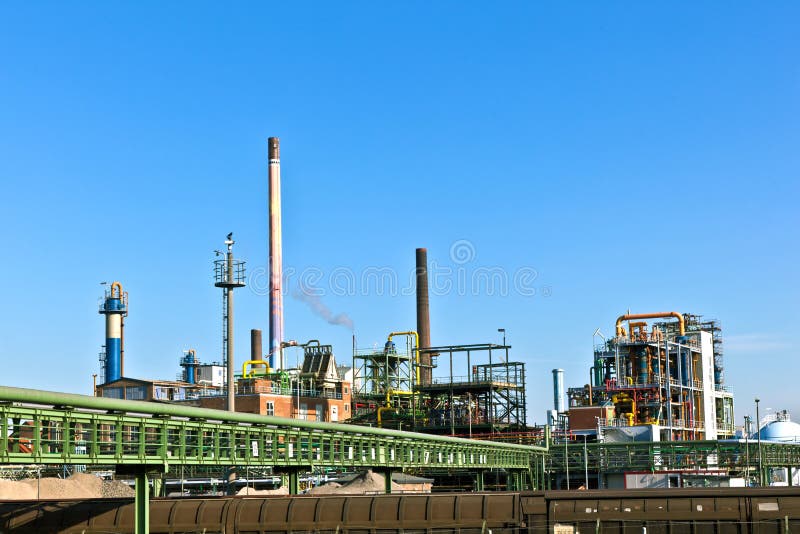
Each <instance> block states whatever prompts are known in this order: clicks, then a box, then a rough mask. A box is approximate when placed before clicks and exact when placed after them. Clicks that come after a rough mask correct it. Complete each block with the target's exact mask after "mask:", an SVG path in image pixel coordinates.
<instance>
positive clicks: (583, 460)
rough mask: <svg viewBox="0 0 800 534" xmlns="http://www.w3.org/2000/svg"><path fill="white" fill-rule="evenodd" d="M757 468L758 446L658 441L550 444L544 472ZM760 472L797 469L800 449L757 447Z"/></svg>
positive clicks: (786, 445) (742, 470)
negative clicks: (771, 469)
mask: <svg viewBox="0 0 800 534" xmlns="http://www.w3.org/2000/svg"><path fill="white" fill-rule="evenodd" d="M758 467H759V447H758V443H757V442H756V441H752V440H751V441H749V442H744V441H738V440H721V441H662V442H631V443H589V444H586V445H584V444H583V443H580V442H578V443H570V444H568V445H566V446H565V445H564V444H563V443H554V444H552V445H551V446H550V451H549V454H548V455H547V461H546V468H545V470H546V471H547V473H548V474H549V475H550V476H551V477H552V475H554V474H556V473H559V474H564V473H566V472H567V471H569V472H570V473H571V474H572V475H574V476H576V477H577V476H578V475H582V474H583V473H584V471H588V472H589V473H591V474H593V475H594V474H596V473H623V472H635V471H648V472H656V471H671V470H681V471H685V470H689V471H714V470H719V471H725V472H727V473H731V474H738V475H742V474H744V473H750V472H753V471H755V472H756V473H757V469H758ZM761 467H762V468H763V469H768V468H771V467H782V468H786V467H795V468H797V467H800V444H794V443H774V442H773V443H767V442H763V441H762V443H761Z"/></svg>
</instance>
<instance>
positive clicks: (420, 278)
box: [416, 248, 433, 385]
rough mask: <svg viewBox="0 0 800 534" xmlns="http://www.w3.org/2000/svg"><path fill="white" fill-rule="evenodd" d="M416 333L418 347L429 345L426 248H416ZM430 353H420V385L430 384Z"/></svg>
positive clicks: (422, 347) (429, 322) (429, 325)
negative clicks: (417, 335)
mask: <svg viewBox="0 0 800 534" xmlns="http://www.w3.org/2000/svg"><path fill="white" fill-rule="evenodd" d="M416 272H417V334H419V347H418V348H420V349H427V348H430V346H431V317H430V304H429V300H428V250H427V249H424V248H418V249H417V269H416ZM431 356H432V355H431V353H429V352H423V353H421V354H420V357H419V363H420V367H421V368H420V372H419V381H420V382H421V384H422V385H425V384H430V383H431V379H432V374H433V369H431V361H432V359H431Z"/></svg>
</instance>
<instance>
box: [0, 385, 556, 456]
mask: <svg viewBox="0 0 800 534" xmlns="http://www.w3.org/2000/svg"><path fill="white" fill-rule="evenodd" d="M0 402H3V404H2V405H0V426H2V428H0V463H3V464H86V465H92V464H117V465H125V464H128V465H163V466H168V465H220V466H223V465H236V466H273V467H312V466H323V467H335V468H339V467H341V468H354V467H356V468H357V467H372V468H389V469H395V470H399V469H405V468H436V469H441V468H452V469H475V470H479V469H491V468H506V469H524V470H529V469H530V468H531V466H532V465H537V464H538V463H539V462H537V459H541V457H542V456H543V455H544V454H545V452H546V450H545V449H543V448H537V447H531V446H525V445H517V444H508V443H494V442H486V441H476V440H468V439H462V438H453V437H446V436H433V435H428V434H418V433H412V432H402V431H396V430H388V429H379V428H369V427H360V426H355V425H345V424H336V423H319V422H314V421H301V420H296V419H285V418H279V417H269V416H260V415H253V414H243V413H229V412H225V411H220V410H209V409H203V408H193V407H187V406H181V405H175V404H161V403H151V402H140V401H127V400H119V399H106V398H97V397H87V396H83V395H72V394H64V393H52V392H45V391H36V390H28V389H20V388H10V387H0Z"/></svg>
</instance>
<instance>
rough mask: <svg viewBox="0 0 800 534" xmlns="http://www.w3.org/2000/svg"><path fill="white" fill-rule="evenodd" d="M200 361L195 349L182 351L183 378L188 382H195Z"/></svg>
mask: <svg viewBox="0 0 800 534" xmlns="http://www.w3.org/2000/svg"><path fill="white" fill-rule="evenodd" d="M198 365H200V362H198V361H197V351H195V350H194V349H189V350H186V351H183V358H181V367H183V368H184V371H185V372H184V379H185V380H186V382H187V383H189V384H196V383H197V366H198Z"/></svg>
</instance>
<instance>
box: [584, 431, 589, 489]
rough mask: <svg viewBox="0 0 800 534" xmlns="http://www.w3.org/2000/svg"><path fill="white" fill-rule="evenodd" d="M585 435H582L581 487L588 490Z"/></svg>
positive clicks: (587, 458)
mask: <svg viewBox="0 0 800 534" xmlns="http://www.w3.org/2000/svg"><path fill="white" fill-rule="evenodd" d="M586 438H587V436H586V434H584V435H583V487H584V488H585V489H587V490H588V489H589V449H588V448H587V446H586Z"/></svg>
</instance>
